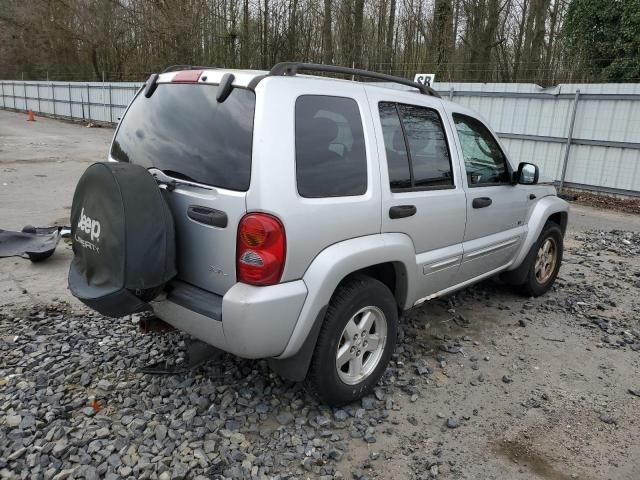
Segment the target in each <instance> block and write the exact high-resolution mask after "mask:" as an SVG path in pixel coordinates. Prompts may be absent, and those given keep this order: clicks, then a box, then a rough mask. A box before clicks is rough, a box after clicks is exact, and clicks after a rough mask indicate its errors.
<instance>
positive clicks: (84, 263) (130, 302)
mask: <svg viewBox="0 0 640 480" xmlns="http://www.w3.org/2000/svg"><path fill="white" fill-rule="evenodd" d="M71 238H72V247H73V253H74V257H73V261H72V262H71V267H70V269H69V289H70V290H71V293H72V294H73V295H74V296H75V297H77V298H78V299H80V300H81V301H82V302H83V303H84V304H86V305H87V306H89V307H91V308H92V309H94V310H96V311H97V312H99V313H101V314H103V315H107V316H110V317H122V316H124V315H128V314H131V313H135V312H141V311H145V310H149V309H150V307H149V305H148V304H147V300H150V299H151V298H150V297H153V296H154V295H155V294H157V292H159V291H160V289H161V287H162V286H163V285H164V284H165V283H166V282H167V281H169V280H170V279H171V278H173V277H174V276H175V274H176V267H175V230H174V223H173V217H172V215H171V212H170V210H169V207H168V205H167V203H166V202H165V200H164V198H163V196H162V193H161V191H160V189H159V188H158V185H157V183H156V181H155V180H154V178H153V177H152V176H151V174H150V173H149V172H148V171H147V170H146V169H145V168H143V167H141V166H139V165H132V164H130V163H117V162H107V163H94V164H93V165H91V166H90V167H89V168H87V170H85V172H84V174H83V175H82V177H81V178H80V181H79V182H78V185H77V186H76V191H75V193H74V195H73V203H72V205H71ZM150 292H153V293H152V294H151V295H150Z"/></svg>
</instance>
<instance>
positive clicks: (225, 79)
mask: <svg viewBox="0 0 640 480" xmlns="http://www.w3.org/2000/svg"><path fill="white" fill-rule="evenodd" d="M234 80H235V77H234V76H233V73H225V74H224V75H223V76H222V80H220V85H219V86H218V93H217V94H216V100H217V101H218V103H222V102H224V101H225V100H226V99H227V97H228V96H229V95H230V94H231V90H233V81H234Z"/></svg>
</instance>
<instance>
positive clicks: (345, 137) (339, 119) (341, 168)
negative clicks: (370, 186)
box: [295, 95, 367, 198]
mask: <svg viewBox="0 0 640 480" xmlns="http://www.w3.org/2000/svg"><path fill="white" fill-rule="evenodd" d="M295 115H296V177H297V182H298V193H300V195H302V196H303V197H308V198H318V197H346V196H353V195H362V194H364V193H365V192H366V191H367V155H366V151H365V143H364V133H363V131H362V120H361V118H360V109H359V108H358V104H357V103H356V101H355V100H353V99H351V98H344V97H329V96H323V95H303V96H301V97H298V99H297V100H296V114H295Z"/></svg>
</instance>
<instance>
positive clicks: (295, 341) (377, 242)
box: [277, 233, 417, 359]
mask: <svg viewBox="0 0 640 480" xmlns="http://www.w3.org/2000/svg"><path fill="white" fill-rule="evenodd" d="M387 262H392V263H393V264H394V267H395V271H396V285H397V286H398V288H397V289H398V290H399V291H401V292H402V294H401V297H400V299H401V304H400V307H401V308H402V309H408V308H410V307H411V306H412V305H413V301H414V300H415V298H416V292H415V291H414V290H415V285H416V270H417V267H416V254H415V249H414V247H413V242H412V241H411V239H410V238H409V237H408V236H407V235H405V234H402V233H383V234H376V235H368V236H364V237H358V238H352V239H350V240H345V241H344V242H339V243H335V244H333V245H331V246H329V247H327V248H326V249H324V250H323V251H322V252H320V254H319V255H318V256H317V257H316V258H315V259H314V260H313V262H312V263H311V265H310V266H309V268H308V269H307V271H306V272H305V274H304V276H303V278H302V279H303V281H304V283H305V284H306V285H307V290H308V292H309V294H308V296H307V300H306V301H305V303H304V306H303V307H302V311H301V312H300V316H299V318H298V323H297V324H296V326H295V328H294V329H293V333H292V334H291V338H290V339H289V343H288V344H287V347H286V348H285V350H284V352H282V354H281V355H280V356H279V357H277V358H278V359H285V358H287V357H291V356H293V355H295V354H296V353H298V351H299V350H300V348H301V347H302V345H303V344H304V342H305V339H306V338H307V336H308V335H309V332H310V331H312V327H313V325H314V323H315V321H316V318H319V317H318V314H319V313H320V311H321V310H322V309H323V308H325V307H326V306H327V304H328V303H329V300H330V299H331V296H332V295H333V292H334V291H335V289H336V287H337V286H338V284H339V283H340V282H341V281H342V280H343V279H344V278H345V277H346V276H347V275H349V274H351V273H353V272H355V271H357V270H361V269H363V268H366V267H370V266H373V265H378V264H381V263H387ZM320 321H321V319H320ZM316 335H317V333H316ZM314 340H315V339H314ZM313 345H314V346H315V341H314V342H313ZM311 353H312V352H311Z"/></svg>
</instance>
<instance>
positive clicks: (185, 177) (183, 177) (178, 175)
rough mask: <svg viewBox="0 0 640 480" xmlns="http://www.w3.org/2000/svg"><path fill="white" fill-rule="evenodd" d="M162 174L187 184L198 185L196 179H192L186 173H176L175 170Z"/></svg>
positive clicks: (163, 171)
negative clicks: (184, 181)
mask: <svg viewBox="0 0 640 480" xmlns="http://www.w3.org/2000/svg"><path fill="white" fill-rule="evenodd" d="M161 171H162V173H164V174H165V175H168V176H170V177H173V178H177V179H179V180H186V181H187V182H193V183H197V182H196V179H195V178H191V177H190V176H189V175H185V174H184V173H180V172H176V171H175V170H161Z"/></svg>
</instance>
